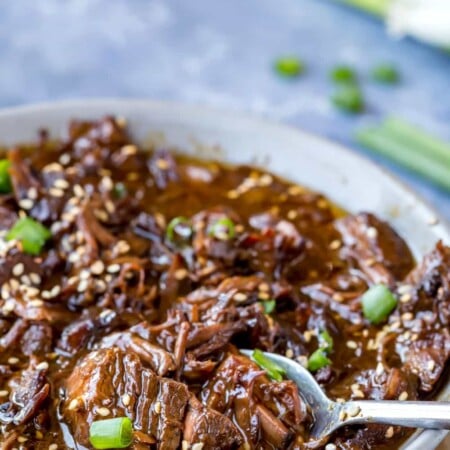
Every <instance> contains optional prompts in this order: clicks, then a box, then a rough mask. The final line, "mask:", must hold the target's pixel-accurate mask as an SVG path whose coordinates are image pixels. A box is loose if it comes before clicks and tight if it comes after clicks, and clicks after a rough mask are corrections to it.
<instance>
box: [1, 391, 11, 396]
mask: <svg viewBox="0 0 450 450" xmlns="http://www.w3.org/2000/svg"><path fill="white" fill-rule="evenodd" d="M8 395H9V392H8V391H4V390H3V391H0V397H8Z"/></svg>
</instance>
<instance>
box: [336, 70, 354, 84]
mask: <svg viewBox="0 0 450 450" xmlns="http://www.w3.org/2000/svg"><path fill="white" fill-rule="evenodd" d="M330 77H331V79H332V80H333V81H334V82H335V83H356V73H355V71H354V70H353V69H352V68H351V67H349V66H335V67H333V69H331V72H330Z"/></svg>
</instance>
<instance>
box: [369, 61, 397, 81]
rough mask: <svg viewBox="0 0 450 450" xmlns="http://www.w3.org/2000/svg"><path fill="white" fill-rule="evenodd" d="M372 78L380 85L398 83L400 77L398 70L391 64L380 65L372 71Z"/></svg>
mask: <svg viewBox="0 0 450 450" xmlns="http://www.w3.org/2000/svg"><path fill="white" fill-rule="evenodd" d="M372 78H373V79H374V80H375V81H378V82H379V83H386V84H394V83H397V81H398V79H399V75H398V72H397V69H396V68H395V67H394V66H392V65H391V64H379V65H378V66H376V67H374V68H373V69H372Z"/></svg>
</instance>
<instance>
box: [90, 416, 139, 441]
mask: <svg viewBox="0 0 450 450" xmlns="http://www.w3.org/2000/svg"><path fill="white" fill-rule="evenodd" d="M89 441H90V442H91V444H92V446H93V447H94V448H96V449H114V448H127V447H129V446H130V444H131V442H132V441H133V424H132V422H131V420H130V419H129V418H128V417H116V418H114V419H105V420H97V421H95V422H92V424H91V427H90V429H89Z"/></svg>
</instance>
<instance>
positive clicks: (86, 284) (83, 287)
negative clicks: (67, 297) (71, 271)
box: [77, 280, 89, 292]
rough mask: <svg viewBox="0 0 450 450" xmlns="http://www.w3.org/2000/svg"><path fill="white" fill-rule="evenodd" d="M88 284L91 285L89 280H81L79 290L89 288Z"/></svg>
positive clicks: (83, 290)
mask: <svg viewBox="0 0 450 450" xmlns="http://www.w3.org/2000/svg"><path fill="white" fill-rule="evenodd" d="M88 286H89V282H88V281H87V280H81V281H80V282H79V284H78V287H77V291H78V292H85V291H86V289H87V288H88Z"/></svg>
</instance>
